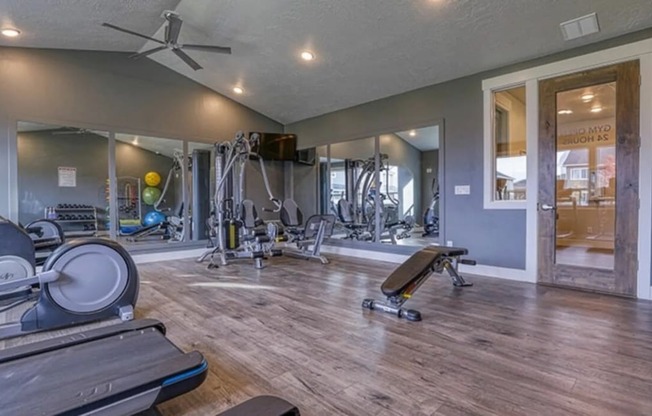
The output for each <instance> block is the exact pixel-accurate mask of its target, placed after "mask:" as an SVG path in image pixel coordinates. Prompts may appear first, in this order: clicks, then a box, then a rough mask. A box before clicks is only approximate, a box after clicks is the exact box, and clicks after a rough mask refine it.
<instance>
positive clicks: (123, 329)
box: [0, 319, 208, 416]
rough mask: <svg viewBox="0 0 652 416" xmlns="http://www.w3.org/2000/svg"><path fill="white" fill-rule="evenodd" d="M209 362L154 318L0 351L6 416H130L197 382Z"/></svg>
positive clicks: (0, 399) (0, 401)
mask: <svg viewBox="0 0 652 416" xmlns="http://www.w3.org/2000/svg"><path fill="white" fill-rule="evenodd" d="M207 369H208V365H207V363H206V361H205V360H204V357H203V355H202V354H201V353H199V352H197V351H193V352H190V353H183V352H182V351H181V350H179V349H178V348H177V347H176V346H175V345H174V344H173V343H172V342H170V341H169V340H168V339H167V338H166V337H165V326H164V325H163V324H162V323H161V322H159V321H156V320H151V319H147V320H137V321H130V322H125V323H122V324H118V325H112V326H108V327H103V328H98V329H94V330H90V331H86V332H82V333H78V334H73V335H67V336H62V337H59V338H54V339H49V340H46V341H41V342H36V343H33V344H27V345H22V346H20V347H15V348H10V349H7V350H4V351H0V392H2V394H0V415H42V416H46V415H47V416H49V415H94V416H95V415H97V416H100V415H102V416H105V415H106V416H117V415H121V416H122V415H132V414H137V413H140V412H144V411H147V410H149V409H152V408H154V407H155V406H156V405H157V404H159V403H161V402H164V401H166V400H169V399H171V398H173V397H176V396H179V395H181V394H184V393H186V392H188V391H190V390H192V389H194V388H196V387H198V386H199V385H200V384H201V383H202V382H203V381H204V379H205V378H206V373H207Z"/></svg>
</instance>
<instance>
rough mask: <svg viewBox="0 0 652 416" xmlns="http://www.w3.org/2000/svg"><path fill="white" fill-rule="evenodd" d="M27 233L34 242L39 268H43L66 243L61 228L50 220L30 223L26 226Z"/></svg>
mask: <svg viewBox="0 0 652 416" xmlns="http://www.w3.org/2000/svg"><path fill="white" fill-rule="evenodd" d="M25 232H27V234H28V235H29V237H30V238H31V239H32V241H33V242H34V248H35V249H36V265H37V266H42V265H43V263H45V260H46V259H47V258H48V256H49V255H50V254H52V252H53V251H54V250H56V249H57V248H58V247H59V246H60V245H61V244H63V243H65V242H66V238H65V236H64V233H63V229H62V228H61V226H60V225H59V224H57V223H56V222H55V221H52V220H49V219H40V220H36V221H32V222H30V223H29V224H27V225H26V226H25Z"/></svg>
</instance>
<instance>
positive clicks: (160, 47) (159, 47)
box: [129, 45, 167, 59]
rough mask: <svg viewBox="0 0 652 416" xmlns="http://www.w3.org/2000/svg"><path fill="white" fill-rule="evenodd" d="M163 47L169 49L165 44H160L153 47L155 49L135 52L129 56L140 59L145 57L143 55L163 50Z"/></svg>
mask: <svg viewBox="0 0 652 416" xmlns="http://www.w3.org/2000/svg"><path fill="white" fill-rule="evenodd" d="M163 49H167V46H165V45H163V46H158V47H156V48H153V49H150V50H147V51H145V52H141V53H135V54H133V55H130V56H129V57H130V58H132V59H140V58H143V57H145V56H148V55H151V54H153V53H155V52H158V51H162V50H163Z"/></svg>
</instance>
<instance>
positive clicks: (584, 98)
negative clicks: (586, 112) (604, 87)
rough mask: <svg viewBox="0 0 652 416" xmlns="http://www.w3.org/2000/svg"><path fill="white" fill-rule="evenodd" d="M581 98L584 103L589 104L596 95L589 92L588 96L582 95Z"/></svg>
mask: <svg viewBox="0 0 652 416" xmlns="http://www.w3.org/2000/svg"><path fill="white" fill-rule="evenodd" d="M581 98H582V101H584V102H585V103H588V102H589V101H591V100H592V99H594V98H595V95H594V94H591V93H590V92H589V93H586V94H584V95H582V97H581Z"/></svg>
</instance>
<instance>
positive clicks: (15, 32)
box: [2, 29, 20, 38]
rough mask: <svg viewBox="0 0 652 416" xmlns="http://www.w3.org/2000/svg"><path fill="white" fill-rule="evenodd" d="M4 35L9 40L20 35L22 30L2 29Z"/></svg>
mask: <svg viewBox="0 0 652 416" xmlns="http://www.w3.org/2000/svg"><path fill="white" fill-rule="evenodd" d="M2 34H3V35H4V36H6V37H8V38H15V37H16V36H18V35H20V30H18V29H2Z"/></svg>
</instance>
